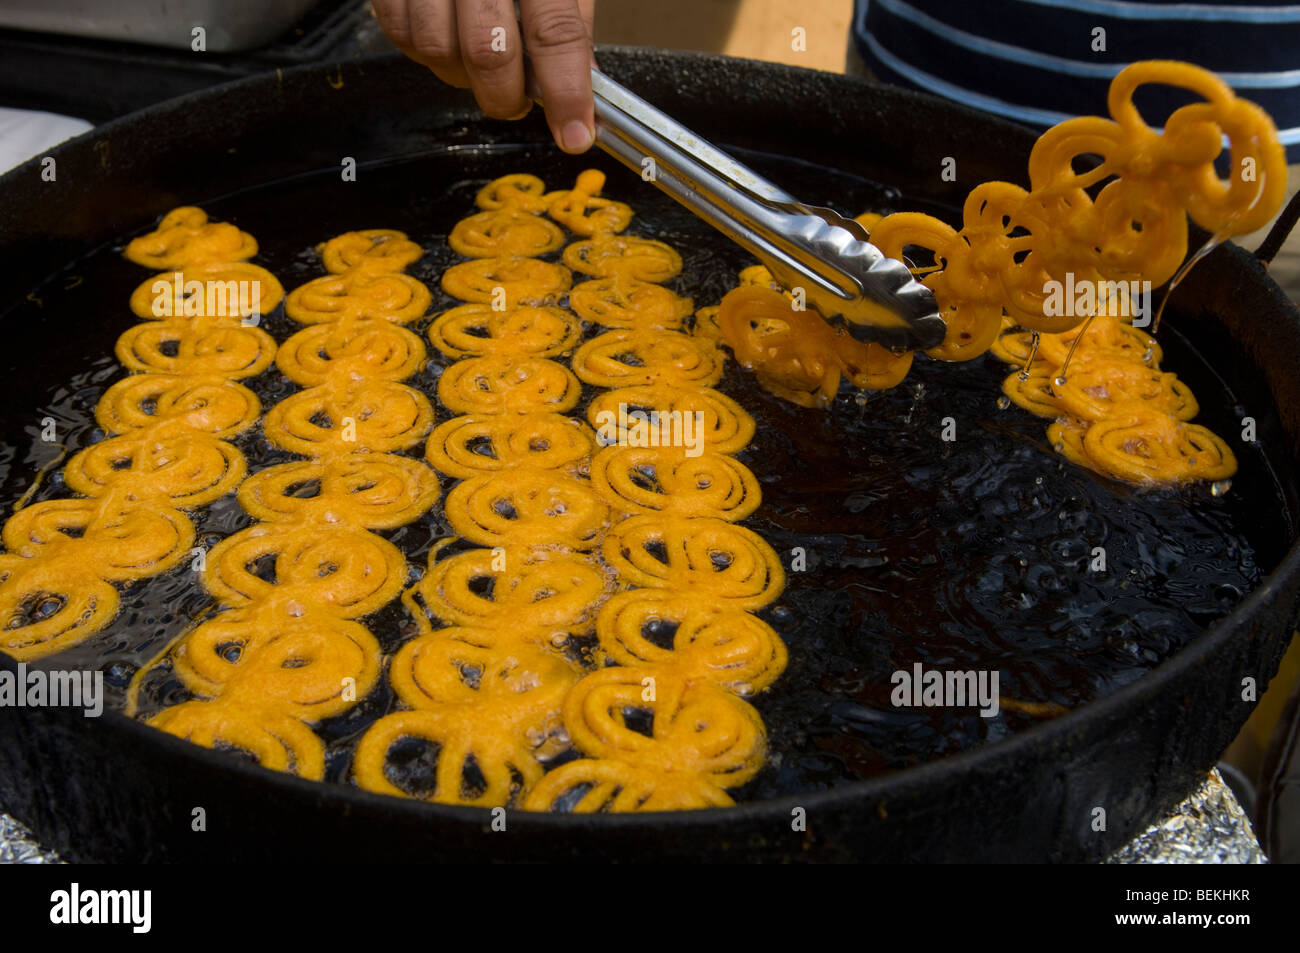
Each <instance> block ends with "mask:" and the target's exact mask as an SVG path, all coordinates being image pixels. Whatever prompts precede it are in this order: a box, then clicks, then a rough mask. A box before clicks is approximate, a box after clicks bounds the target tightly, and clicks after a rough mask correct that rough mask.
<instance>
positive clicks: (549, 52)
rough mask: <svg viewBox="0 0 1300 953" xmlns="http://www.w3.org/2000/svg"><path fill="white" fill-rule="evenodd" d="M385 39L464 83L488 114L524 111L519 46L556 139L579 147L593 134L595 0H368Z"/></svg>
mask: <svg viewBox="0 0 1300 953" xmlns="http://www.w3.org/2000/svg"><path fill="white" fill-rule="evenodd" d="M371 6H372V7H373V8H374V11H375V18H376V19H377V20H378V21H379V25H380V27H381V28H382V29H383V31H384V33H386V34H387V35H388V37H389V39H390V40H392V42H393V45H394V46H396V47H397V48H398V49H400V50H401V51H402V52H403V53H405V54H406V55H407V56H409V57H411V59H413V60H415V61H417V62H419V63H423V64H424V65H425V66H427V67H429V69H431V70H432V71H433V72H434V73H435V74H437V76H438V78H439V79H441V80H443V81H444V82H446V83H449V84H451V85H452V86H459V87H461V88H470V89H472V90H473V91H474V98H475V99H476V100H478V103H479V106H480V107H481V108H482V109H483V111H484V112H485V113H487V114H488V115H489V116H492V117H494V118H498V119H515V118H518V117H520V116H523V115H524V114H525V113H527V112H528V109H529V107H530V106H531V101H530V99H529V96H528V94H527V93H526V91H525V87H524V55H523V54H524V49H525V48H527V50H528V53H529V56H530V58H531V60H532V67H533V75H534V79H535V82H536V87H537V92H539V93H540V95H541V98H542V100H543V102H544V103H545V104H546V121H547V124H548V125H549V126H550V128H551V135H552V136H554V137H555V141H556V143H557V144H558V145H559V146H560V148H561V149H563V150H564V151H566V152H572V153H579V152H585V151H586V150H587V149H589V148H590V147H591V145H592V143H593V142H594V141H595V116H594V112H593V107H592V97H591V74H590V69H591V67H592V66H593V65H595V60H594V59H593V57H592V40H591V36H592V18H593V15H594V7H595V0H520V2H519V8H520V13H521V14H522V17H523V31H522V35H521V33H520V26H519V23H518V22H517V21H516V19H515V11H514V4H513V3H512V2H511V0H371Z"/></svg>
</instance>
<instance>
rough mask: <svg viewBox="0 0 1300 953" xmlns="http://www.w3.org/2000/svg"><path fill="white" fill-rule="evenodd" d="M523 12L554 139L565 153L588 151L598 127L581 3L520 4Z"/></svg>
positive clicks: (535, 0) (545, 0)
mask: <svg viewBox="0 0 1300 953" xmlns="http://www.w3.org/2000/svg"><path fill="white" fill-rule="evenodd" d="M519 8H520V13H521V14H522V15H523V28H524V43H525V44H527V46H528V54H529V56H530V57H531V59H532V64H533V74H534V76H535V77H536V79H537V86H538V88H539V90H540V91H541V94H542V102H543V103H544V104H545V106H546V121H547V124H548V125H549V126H550V127H551V135H553V136H554V137H555V141H556V143H557V144H558V145H559V146H560V148H561V149H563V150H564V151H565V152H573V153H578V152H586V151H587V150H588V149H589V148H591V144H592V143H593V142H594V141H595V128H596V125H595V115H594V110H593V106H592V100H591V64H592V55H591V32H590V26H589V23H588V21H586V20H584V19H583V11H581V10H580V9H579V3H578V2H577V0H520V3H519Z"/></svg>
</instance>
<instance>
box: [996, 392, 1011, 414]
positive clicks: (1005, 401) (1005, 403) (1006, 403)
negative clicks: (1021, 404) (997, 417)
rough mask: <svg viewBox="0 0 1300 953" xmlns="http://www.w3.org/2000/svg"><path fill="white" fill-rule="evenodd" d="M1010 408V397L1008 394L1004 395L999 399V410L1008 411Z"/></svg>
mask: <svg viewBox="0 0 1300 953" xmlns="http://www.w3.org/2000/svg"><path fill="white" fill-rule="evenodd" d="M1010 406H1011V398H1010V397H1008V396H1007V395H1006V394H1003V395H1002V396H1001V397H999V398H998V410H1006V409H1007V408H1008V407H1010Z"/></svg>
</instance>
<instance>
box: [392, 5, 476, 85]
mask: <svg viewBox="0 0 1300 953" xmlns="http://www.w3.org/2000/svg"><path fill="white" fill-rule="evenodd" d="M370 6H371V7H372V8H373V9H374V11H375V19H376V20H378V21H379V27H380V29H382V30H383V31H384V34H385V35H386V36H387V37H388V39H389V40H391V41H392V43H393V46H395V47H397V48H398V49H399V50H401V51H402V52H403V53H405V54H406V55H407V56H409V57H410V58H411V59H413V60H415V61H416V62H417V63H421V64H423V65H424V66H427V67H429V69H431V70H433V72H434V74H435V75H436V76H437V77H438V78H439V79H441V80H442V81H443V82H444V83H448V84H450V85H452V86H458V87H460V88H462V89H464V88H468V86H469V84H470V83H469V76H468V75H467V74H466V73H465V70H464V68H463V67H462V66H461V60H460V43H459V40H458V38H457V35H456V7H455V5H454V0H370Z"/></svg>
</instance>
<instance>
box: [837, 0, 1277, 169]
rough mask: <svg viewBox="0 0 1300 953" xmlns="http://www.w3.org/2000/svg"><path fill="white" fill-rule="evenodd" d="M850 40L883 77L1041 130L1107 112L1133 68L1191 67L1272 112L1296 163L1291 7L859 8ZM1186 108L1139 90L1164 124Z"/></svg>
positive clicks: (880, 4) (1066, 3) (929, 0)
mask: <svg viewBox="0 0 1300 953" xmlns="http://www.w3.org/2000/svg"><path fill="white" fill-rule="evenodd" d="M1098 28H1100V29H1102V30H1104V31H1105V34H1104V36H1105V49H1104V50H1094V46H1096V45H1098V44H1097V33H1096V31H1097V29H1098ZM853 39H854V43H855V46H856V48H857V50H858V52H859V53H860V54H861V56H862V58H863V59H864V60H865V61H866V63H867V65H868V66H870V67H871V69H872V71H873V72H874V73H875V74H876V75H877V76H878V77H879V78H880V79H882V80H885V81H887V82H892V83H897V84H899V85H903V86H910V87H913V88H916V89H922V90H925V91H927V92H931V93H935V94H937V95H939V96H943V97H946V98H948V99H953V100H956V101H958V102H961V103H965V104H966V105H968V106H973V107H975V108H977V109H983V110H985V111H987V112H991V113H995V114H997V115H999V116H1003V117H1006V118H1008V119H1014V120H1018V121H1020V122H1024V123H1028V124H1030V125H1035V126H1048V125H1052V124H1053V123H1056V122H1059V121H1060V120H1062V119H1065V118H1066V117H1068V116H1077V115H1082V114H1100V115H1105V113H1106V87H1107V85H1108V84H1109V83H1110V80H1111V77H1113V76H1114V75H1115V74H1116V73H1118V72H1119V71H1120V70H1121V69H1123V68H1124V67H1125V66H1126V65H1128V64H1129V63H1131V62H1133V61H1134V60H1141V59H1178V60H1185V61H1187V62H1190V63H1195V64H1197V65H1198V66H1204V67H1206V68H1207V69H1211V70H1214V71H1215V72H1216V73H1218V74H1219V75H1220V76H1221V77H1222V78H1223V79H1224V81H1225V82H1227V83H1229V84H1231V85H1232V87H1233V88H1234V89H1235V90H1236V91H1237V93H1238V95H1240V96H1242V97H1244V98H1246V99H1249V100H1251V101H1253V102H1256V103H1258V104H1259V105H1260V106H1262V107H1264V109H1266V110H1268V112H1269V114H1270V115H1272V116H1273V119H1274V121H1275V122H1276V123H1277V126H1278V131H1279V133H1280V134H1281V137H1282V141H1283V143H1285V144H1286V146H1287V159H1288V161H1289V162H1293V163H1294V162H1297V161H1300V3H1296V2H1294V0H1293V2H1284V0H1252V2H1249V3H1232V2H1219V3H1189V2H1172V0H1145V2H1136V0H1133V2H1130V0H857V8H856V11H855V13H854V22H853ZM1187 101H1189V99H1188V98H1186V97H1180V96H1179V95H1177V94H1170V93H1161V94H1156V93H1153V92H1146V91H1144V92H1141V93H1140V94H1139V97H1138V99H1137V105H1138V107H1139V108H1140V109H1141V110H1142V112H1143V114H1144V115H1145V116H1147V117H1148V121H1149V122H1151V123H1152V124H1153V125H1160V124H1162V123H1163V121H1164V118H1165V116H1166V115H1168V113H1169V111H1170V110H1171V109H1173V108H1176V107H1177V106H1179V105H1182V104H1183V103H1184V102H1187Z"/></svg>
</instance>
